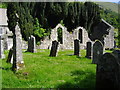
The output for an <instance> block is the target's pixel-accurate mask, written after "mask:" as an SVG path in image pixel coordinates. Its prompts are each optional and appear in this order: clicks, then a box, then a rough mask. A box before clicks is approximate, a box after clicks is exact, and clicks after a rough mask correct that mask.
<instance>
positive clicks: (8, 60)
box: [6, 47, 13, 63]
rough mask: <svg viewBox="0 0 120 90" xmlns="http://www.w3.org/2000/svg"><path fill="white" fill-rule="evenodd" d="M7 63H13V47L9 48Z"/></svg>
mask: <svg viewBox="0 0 120 90" xmlns="http://www.w3.org/2000/svg"><path fill="white" fill-rule="evenodd" d="M6 62H7V63H13V47H12V48H10V50H9V54H8V58H7V61H6Z"/></svg>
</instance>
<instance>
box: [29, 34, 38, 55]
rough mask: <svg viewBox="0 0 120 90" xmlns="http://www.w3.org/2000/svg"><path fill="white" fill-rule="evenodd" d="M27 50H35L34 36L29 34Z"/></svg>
mask: <svg viewBox="0 0 120 90" xmlns="http://www.w3.org/2000/svg"><path fill="white" fill-rule="evenodd" d="M27 51H28V52H32V53H35V52H37V50H36V40H35V37H34V36H33V35H31V36H30V37H29V40H28V50H27Z"/></svg>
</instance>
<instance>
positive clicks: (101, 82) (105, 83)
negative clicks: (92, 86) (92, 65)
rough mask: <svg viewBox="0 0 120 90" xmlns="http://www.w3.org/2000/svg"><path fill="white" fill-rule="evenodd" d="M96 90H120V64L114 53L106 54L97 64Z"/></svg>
mask: <svg viewBox="0 0 120 90" xmlns="http://www.w3.org/2000/svg"><path fill="white" fill-rule="evenodd" d="M96 88H97V90H100V88H101V90H102V89H105V90H107V89H108V88H109V89H111V90H120V63H119V62H118V60H117V58H116V57H115V55H114V54H112V53H105V54H104V55H102V56H101V58H100V59H99V61H98V63H97V69H96Z"/></svg>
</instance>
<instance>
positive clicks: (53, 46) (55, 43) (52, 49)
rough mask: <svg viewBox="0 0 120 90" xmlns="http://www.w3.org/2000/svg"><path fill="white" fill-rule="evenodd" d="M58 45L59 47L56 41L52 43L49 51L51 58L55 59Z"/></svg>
mask: <svg viewBox="0 0 120 90" xmlns="http://www.w3.org/2000/svg"><path fill="white" fill-rule="evenodd" d="M58 45H59V43H58V42H57V41H52V47H51V51H50V56H51V57H56V56H57V52H58Z"/></svg>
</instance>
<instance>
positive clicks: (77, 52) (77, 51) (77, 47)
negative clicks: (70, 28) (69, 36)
mask: <svg viewBox="0 0 120 90" xmlns="http://www.w3.org/2000/svg"><path fill="white" fill-rule="evenodd" d="M74 55H77V56H80V40H78V39H75V40H74Z"/></svg>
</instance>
